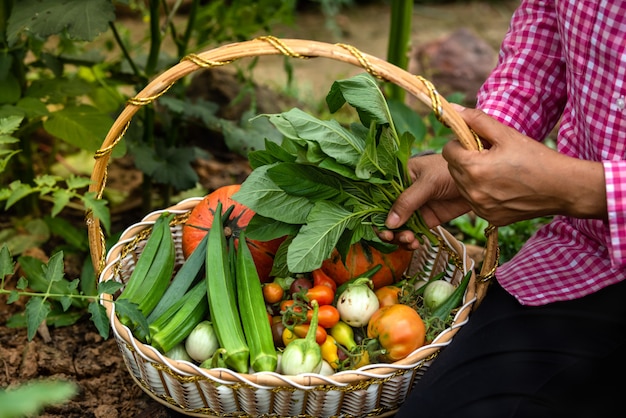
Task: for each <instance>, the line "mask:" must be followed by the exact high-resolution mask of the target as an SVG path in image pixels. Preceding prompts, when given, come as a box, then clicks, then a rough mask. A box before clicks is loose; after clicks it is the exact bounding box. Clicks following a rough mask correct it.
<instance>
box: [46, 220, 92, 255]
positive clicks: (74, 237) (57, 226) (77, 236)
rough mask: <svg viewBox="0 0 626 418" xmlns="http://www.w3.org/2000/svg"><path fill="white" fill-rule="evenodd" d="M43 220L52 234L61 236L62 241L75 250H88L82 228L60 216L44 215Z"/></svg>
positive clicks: (87, 242)
mask: <svg viewBox="0 0 626 418" xmlns="http://www.w3.org/2000/svg"><path fill="white" fill-rule="evenodd" d="M44 221H45V222H46V225H48V228H49V229H50V233H51V234H52V235H56V236H59V237H61V238H63V241H65V242H66V243H68V244H69V245H70V246H72V247H73V248H76V249H77V250H80V251H88V250H89V240H88V238H87V234H86V231H85V230H84V228H82V229H80V230H79V229H78V228H76V226H74V225H73V224H72V223H71V222H69V221H68V220H67V219H64V218H60V217H57V218H52V217H50V216H46V217H45V218H44Z"/></svg>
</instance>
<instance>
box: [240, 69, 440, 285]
mask: <svg viewBox="0 0 626 418" xmlns="http://www.w3.org/2000/svg"><path fill="white" fill-rule="evenodd" d="M326 102H327V104H328V107H329V110H330V111H331V112H332V113H334V112H336V111H338V110H339V109H340V108H341V107H343V106H344V105H345V104H349V105H350V106H352V107H353V108H355V110H356V112H357V114H358V116H359V120H360V124H359V123H354V124H352V125H351V126H350V127H349V129H348V128H346V127H344V126H342V125H341V124H339V123H338V122H337V121H334V120H329V121H325V120H319V119H316V118H315V117H313V116H311V115H309V114H307V113H305V112H303V111H301V110H298V109H291V110H289V111H287V112H283V113H280V114H271V115H261V116H264V117H267V118H268V119H269V121H270V122H271V123H272V124H273V125H274V126H275V127H276V128H277V129H278V131H279V132H281V133H282V134H283V140H282V143H281V144H280V145H278V144H274V143H272V142H271V141H266V148H265V149H264V150H259V151H253V152H251V153H250V155H249V158H250V161H251V164H252V166H253V168H254V170H253V172H252V173H251V174H250V176H249V177H248V178H247V179H246V180H245V181H244V182H243V184H242V186H241V189H240V190H239V191H238V192H237V193H236V194H235V195H234V196H233V198H234V199H235V200H237V201H239V202H240V203H242V204H244V205H246V206H248V207H250V208H251V209H252V210H254V211H255V213H256V214H257V215H256V216H255V218H254V219H253V222H251V223H250V224H249V225H248V227H247V228H246V232H247V234H248V237H250V238H252V239H261V238H263V239H267V238H268V236H270V235H273V236H275V237H278V236H285V235H286V236H288V237H290V239H288V240H287V241H285V243H284V244H283V246H282V247H281V249H280V250H279V253H278V254H277V257H276V260H275V265H274V268H275V270H276V271H278V270H281V271H285V270H288V271H290V272H294V273H298V272H307V271H312V270H314V269H315V268H317V267H319V266H321V264H322V262H323V261H324V260H325V259H326V258H328V257H329V256H330V254H331V252H332V250H333V248H337V249H338V251H339V252H340V254H342V256H344V257H345V253H346V252H347V248H348V247H349V245H350V244H351V243H354V242H357V241H359V240H361V239H365V240H368V241H371V242H374V243H376V244H378V245H381V244H382V243H381V242H380V240H379V239H378V237H377V236H376V234H375V233H374V229H373V228H374V227H375V228H378V229H383V228H385V226H384V221H385V218H386V216H387V213H388V212H389V210H390V208H391V205H392V204H393V202H394V201H395V200H396V199H397V197H398V196H399V195H400V193H402V191H404V190H405V189H406V188H407V187H408V186H409V184H410V177H409V175H408V171H407V163H408V159H409V157H410V154H411V148H412V145H413V142H414V141H415V137H414V136H413V135H412V134H410V133H409V132H404V133H402V134H399V133H398V132H397V130H396V128H395V124H394V121H393V117H392V113H391V111H390V110H389V107H388V105H387V102H386V100H385V97H384V96H383V94H382V92H381V90H380V88H379V87H378V85H377V82H376V80H375V79H374V78H373V77H371V76H370V75H368V74H360V75H357V76H354V77H352V78H349V79H346V80H339V81H336V82H335V83H333V85H332V87H331V90H330V92H329V93H328V96H327V97H326ZM255 220H257V221H256V222H255ZM268 225H269V226H268ZM404 227H405V228H409V229H410V230H412V231H413V232H414V233H416V235H418V236H425V237H426V238H427V239H429V240H431V242H433V243H437V239H436V237H435V236H434V234H433V233H432V232H431V231H430V230H429V229H428V228H427V227H426V226H425V224H424V222H423V220H422V219H421V216H420V215H419V213H415V214H414V215H413V216H412V217H411V218H410V219H409V221H408V222H407V223H406V225H405V226H404ZM270 231H271V232H270ZM285 253H286V254H285ZM280 263H283V264H286V268H285V266H284V265H283V266H280V265H278V266H277V264H280Z"/></svg>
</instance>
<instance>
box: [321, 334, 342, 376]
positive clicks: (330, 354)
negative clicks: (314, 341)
mask: <svg viewBox="0 0 626 418" xmlns="http://www.w3.org/2000/svg"><path fill="white" fill-rule="evenodd" d="M321 348H322V358H323V359H324V360H326V362H328V364H330V366H331V367H332V368H333V370H337V369H338V368H339V355H338V348H337V344H336V343H335V339H334V338H333V336H332V335H327V336H326V341H324V344H322V345H321Z"/></svg>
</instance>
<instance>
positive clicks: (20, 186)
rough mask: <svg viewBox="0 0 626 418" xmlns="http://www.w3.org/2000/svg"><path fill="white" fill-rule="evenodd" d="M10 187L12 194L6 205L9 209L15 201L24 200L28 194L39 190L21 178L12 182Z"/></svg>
mask: <svg viewBox="0 0 626 418" xmlns="http://www.w3.org/2000/svg"><path fill="white" fill-rule="evenodd" d="M9 189H10V190H11V195H10V196H9V198H8V199H7V201H6V203H5V205H4V208H5V209H9V208H10V207H11V206H13V205H14V204H15V203H17V202H18V201H20V200H22V199H23V198H25V197H26V196H28V195H30V194H32V193H36V192H37V189H35V188H33V187H31V186H30V185H28V184H24V183H22V182H21V181H19V180H16V181H14V182H12V183H11V184H10V185H9Z"/></svg>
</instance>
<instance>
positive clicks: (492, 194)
mask: <svg viewBox="0 0 626 418" xmlns="http://www.w3.org/2000/svg"><path fill="white" fill-rule="evenodd" d="M456 108H457V110H458V112H459V115H460V116H461V117H462V118H463V120H465V122H466V123H467V124H468V126H470V127H471V128H472V129H473V130H474V131H475V132H476V133H477V134H478V135H479V136H480V137H481V138H483V139H485V140H486V141H487V142H488V143H489V144H490V147H489V149H486V150H484V151H481V152H477V151H473V150H467V149H465V148H464V147H463V146H462V145H461V144H460V143H459V142H458V141H450V142H449V143H447V144H446V145H445V147H444V148H443V152H442V156H443V157H444V158H445V160H446V161H447V162H448V169H449V171H450V174H451V176H452V178H453V179H454V181H455V184H456V186H457V189H458V191H459V193H460V195H461V196H463V197H464V198H465V199H466V200H467V202H468V203H469V205H470V206H471V208H472V210H473V211H474V212H475V213H476V214H477V215H478V216H480V217H482V218H484V219H486V220H488V221H489V222H490V223H491V224H493V225H495V226H502V225H508V224H511V223H513V222H517V221H521V220H525V219H531V218H536V217H540V216H547V215H557V214H561V215H568V216H574V217H579V218H605V217H606V194H605V184H604V169H603V167H602V164H601V163H599V162H594V161H584V160H580V159H577V158H572V157H569V156H566V155H564V154H561V153H559V152H557V151H555V150H553V149H551V148H549V147H547V146H545V145H544V144H542V143H540V142H537V141H535V140H534V139H532V138H529V137H528V136H526V135H523V134H522V133H520V132H518V131H516V130H515V129H512V128H510V127H508V126H506V125H504V124H501V123H499V122H498V121H496V120H495V119H493V118H491V117H490V116H488V115H487V114H485V113H484V112H482V111H480V110H476V109H465V108H462V107H460V106H456Z"/></svg>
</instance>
